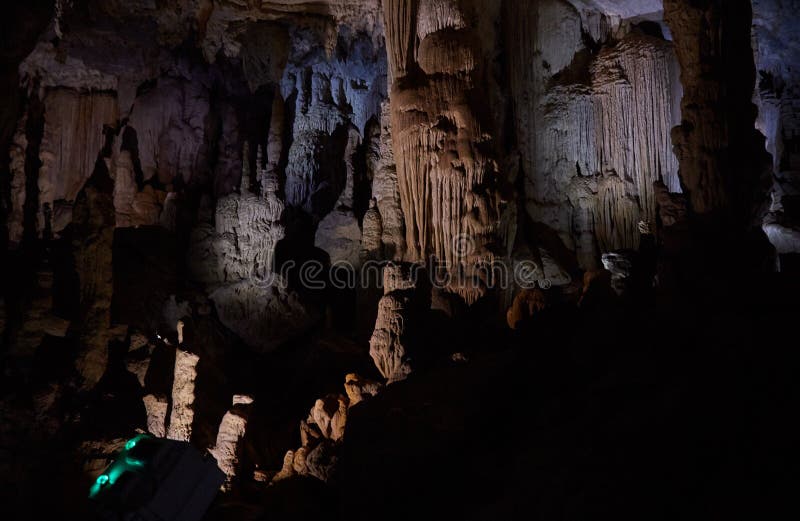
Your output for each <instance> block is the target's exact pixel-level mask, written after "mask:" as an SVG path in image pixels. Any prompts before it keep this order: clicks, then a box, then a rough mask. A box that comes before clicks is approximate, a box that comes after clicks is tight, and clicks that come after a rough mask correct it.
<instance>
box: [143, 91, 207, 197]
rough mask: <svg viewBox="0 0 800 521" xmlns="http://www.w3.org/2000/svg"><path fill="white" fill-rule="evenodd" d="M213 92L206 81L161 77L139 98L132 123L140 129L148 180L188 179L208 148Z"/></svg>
mask: <svg viewBox="0 0 800 521" xmlns="http://www.w3.org/2000/svg"><path fill="white" fill-rule="evenodd" d="M208 98H209V93H208V91H207V90H206V87H205V86H204V85H202V84H200V83H199V82H198V83H192V82H187V81H181V80H177V79H172V78H161V79H159V81H158V84H157V85H156V87H155V88H153V89H152V90H150V91H148V92H146V93H144V94H142V95H141V96H139V97H137V98H136V102H135V104H134V108H133V111H132V112H131V115H130V119H129V121H128V126H129V127H131V128H132V129H134V130H135V131H136V137H137V141H138V152H139V161H140V163H141V167H142V173H143V175H144V180H145V181H147V180H150V179H152V178H153V177H155V178H156V179H158V181H160V182H161V183H164V184H169V183H172V182H173V180H174V179H175V178H176V177H181V178H182V180H183V181H185V182H188V181H189V180H190V179H191V178H192V176H193V175H194V174H195V172H196V170H197V166H198V161H199V160H200V159H201V154H202V153H203V150H204V147H203V145H204V137H205V122H206V118H207V117H208V113H209V101H208Z"/></svg>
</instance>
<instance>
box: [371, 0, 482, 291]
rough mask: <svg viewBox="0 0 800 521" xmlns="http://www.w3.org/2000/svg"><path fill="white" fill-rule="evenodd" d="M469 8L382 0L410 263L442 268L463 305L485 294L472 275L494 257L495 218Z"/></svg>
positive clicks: (427, 0)
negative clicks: (434, 263)
mask: <svg viewBox="0 0 800 521" xmlns="http://www.w3.org/2000/svg"><path fill="white" fill-rule="evenodd" d="M472 11H473V5H472V2H470V1H469V0H387V1H385V2H384V17H385V26H386V40H387V43H386V44H387V51H388V54H389V63H390V68H391V73H392V79H393V85H392V88H391V97H390V102H391V121H392V140H393V148H394V157H395V161H396V163H397V180H398V187H399V191H400V202H401V208H402V211H403V215H404V218H405V232H406V246H407V251H406V260H408V261H412V262H418V261H426V260H428V259H429V258H430V257H433V258H434V259H435V260H436V261H437V262H439V263H443V264H444V269H445V271H447V272H448V274H449V275H450V279H451V281H450V284H449V289H450V290H451V291H453V292H455V293H458V294H459V295H461V296H462V297H463V298H464V299H465V300H466V301H468V302H474V301H475V300H477V299H478V298H479V297H480V296H482V295H483V294H484V293H485V291H486V284H485V283H486V281H485V280H482V278H481V276H480V274H479V272H478V270H475V269H474V268H475V265H476V264H477V263H479V262H480V261H482V260H488V259H491V258H492V253H491V252H490V250H489V248H488V246H489V244H490V243H492V242H493V241H494V239H495V235H496V223H497V220H498V211H497V206H498V203H497V200H496V197H495V194H494V192H493V189H492V186H493V185H494V184H495V181H496V178H497V175H498V168H497V164H496V162H495V161H494V159H493V157H492V153H491V150H492V145H491V142H492V135H491V133H490V132H489V125H488V124H487V119H488V118H486V117H485V114H482V113H481V110H480V107H481V104H482V103H483V104H485V100H486V99H487V96H485V92H484V91H483V89H482V86H481V78H482V75H481V71H480V63H481V61H482V54H481V44H480V40H479V38H478V34H477V31H476V30H475V28H474V27H472V26H471V21H472V20H475V19H476V16H474V15H475V13H474V12H472Z"/></svg>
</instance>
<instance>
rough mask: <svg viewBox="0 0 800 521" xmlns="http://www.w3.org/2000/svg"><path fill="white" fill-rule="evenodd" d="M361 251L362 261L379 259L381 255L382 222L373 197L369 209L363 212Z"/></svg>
mask: <svg viewBox="0 0 800 521" xmlns="http://www.w3.org/2000/svg"><path fill="white" fill-rule="evenodd" d="M361 226H362V229H363V231H362V235H361V253H360V258H361V260H362V261H364V260H370V259H381V258H382V257H383V242H382V241H381V236H382V235H383V223H382V221H381V213H380V211H378V203H377V202H376V201H375V199H374V198H373V199H371V200H370V202H369V209H368V210H367V213H365V214H364V220H363V221H362V225H361Z"/></svg>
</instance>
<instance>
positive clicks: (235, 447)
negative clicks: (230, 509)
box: [208, 395, 253, 490]
mask: <svg viewBox="0 0 800 521" xmlns="http://www.w3.org/2000/svg"><path fill="white" fill-rule="evenodd" d="M252 404H253V399H252V398H251V397H249V396H246V395H236V396H234V397H233V408H232V409H231V410H229V411H228V412H226V413H225V416H223V417H222V422H221V423H220V425H219V430H218V431H217V441H216V443H215V445H214V446H213V447H212V448H210V449H209V450H208V452H209V453H210V454H211V455H212V456H214V459H215V460H216V461H217V466H219V468H220V469H221V470H222V472H224V473H225V476H226V478H225V483H224V484H223V485H222V490H230V488H231V481H232V480H233V478H234V477H235V476H236V470H237V466H238V464H239V444H240V443H241V441H242V438H244V435H245V430H246V428H247V412H248V411H249V409H250V408H251V407H252Z"/></svg>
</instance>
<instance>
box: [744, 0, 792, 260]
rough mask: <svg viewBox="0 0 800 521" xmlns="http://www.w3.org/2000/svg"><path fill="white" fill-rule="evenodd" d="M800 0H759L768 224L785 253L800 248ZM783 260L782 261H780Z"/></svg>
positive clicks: (759, 123) (756, 31)
mask: <svg viewBox="0 0 800 521" xmlns="http://www.w3.org/2000/svg"><path fill="white" fill-rule="evenodd" d="M798 12H800V2H798V1H797V0H792V1H776V0H756V1H754V2H753V52H754V55H755V62H756V68H757V72H758V78H757V79H758V81H757V85H756V97H755V101H756V103H757V105H758V109H759V112H758V119H757V120H756V127H757V128H758V129H759V130H760V131H761V132H762V133H763V134H764V136H765V137H766V141H767V142H766V146H767V151H768V152H769V153H770V154H771V155H772V161H773V185H772V191H771V194H770V195H771V199H772V201H771V205H770V208H769V212H768V213H767V214H766V215H765V216H764V220H763V223H762V227H763V230H764V232H765V233H766V234H767V237H768V238H769V240H770V242H771V243H772V245H773V246H774V247H775V249H776V251H777V253H778V254H779V255H785V254H788V253H800V207H799V206H798V205H797V204H796V203H795V202H794V201H796V200H797V198H798V194H800V174H799V172H800V151H799V150H800V148H798V143H800V71H798V69H797V67H795V66H793V65H792V64H796V63H800V38H798V33H800V27H798V22H797V17H796V14H797V13H798ZM779 264H780V262H779Z"/></svg>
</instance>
